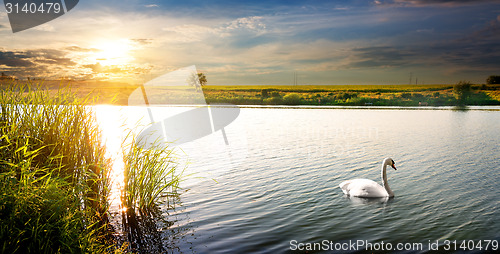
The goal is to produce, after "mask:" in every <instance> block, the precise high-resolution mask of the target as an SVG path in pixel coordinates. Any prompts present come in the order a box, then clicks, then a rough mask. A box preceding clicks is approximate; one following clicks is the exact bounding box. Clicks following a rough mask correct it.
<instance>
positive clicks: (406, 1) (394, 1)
mask: <svg viewBox="0 0 500 254" xmlns="http://www.w3.org/2000/svg"><path fill="white" fill-rule="evenodd" d="M374 2H375V4H376V5H390V6H394V5H396V6H407V7H412V6H414V7H424V6H448V7H454V6H463V5H475V4H483V3H488V4H491V3H500V1H499V0H386V1H383V0H379V1H374Z"/></svg>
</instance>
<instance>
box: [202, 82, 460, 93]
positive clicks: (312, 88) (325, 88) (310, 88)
mask: <svg viewBox="0 0 500 254" xmlns="http://www.w3.org/2000/svg"><path fill="white" fill-rule="evenodd" d="M451 88H453V86H452V85H440V84H434V85H298V86H292V85H290V86H286V85H285V86H281V85H274V86H273V85H262V86H260V85H252V86H247V85H237V86H236V85H235V86H231V85H228V86H219V85H213V86H212V85H210V86H205V87H204V88H203V90H204V91H206V90H217V91H224V90H230V91H261V90H262V89H269V90H274V91H283V92H330V91H365V92H366V91H381V90H383V91H401V92H404V91H437V90H446V89H451Z"/></svg>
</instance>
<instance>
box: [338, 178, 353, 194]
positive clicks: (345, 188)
mask: <svg viewBox="0 0 500 254" xmlns="http://www.w3.org/2000/svg"><path fill="white" fill-rule="evenodd" d="M350 183H351V180H347V181H343V182H341V183H340V184H339V187H340V189H342V192H344V194H346V195H349V184H350Z"/></svg>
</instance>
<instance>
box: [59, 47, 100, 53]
mask: <svg viewBox="0 0 500 254" xmlns="http://www.w3.org/2000/svg"><path fill="white" fill-rule="evenodd" d="M65 49H66V50H68V51H72V52H98V51H99V50H98V49H95V48H82V47H79V46H71V47H67V48H65Z"/></svg>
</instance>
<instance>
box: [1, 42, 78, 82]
mask: <svg viewBox="0 0 500 254" xmlns="http://www.w3.org/2000/svg"><path fill="white" fill-rule="evenodd" d="M66 55H67V52H66V51H62V50H57V49H33V50H24V51H7V50H2V49H0V70H1V71H3V72H6V73H9V74H14V75H16V76H18V77H51V76H53V75H55V74H56V73H58V72H61V71H62V70H63V69H66V68H68V67H71V66H75V65H76V63H75V62H73V61H72V60H71V59H70V58H68V57H66Z"/></svg>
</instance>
